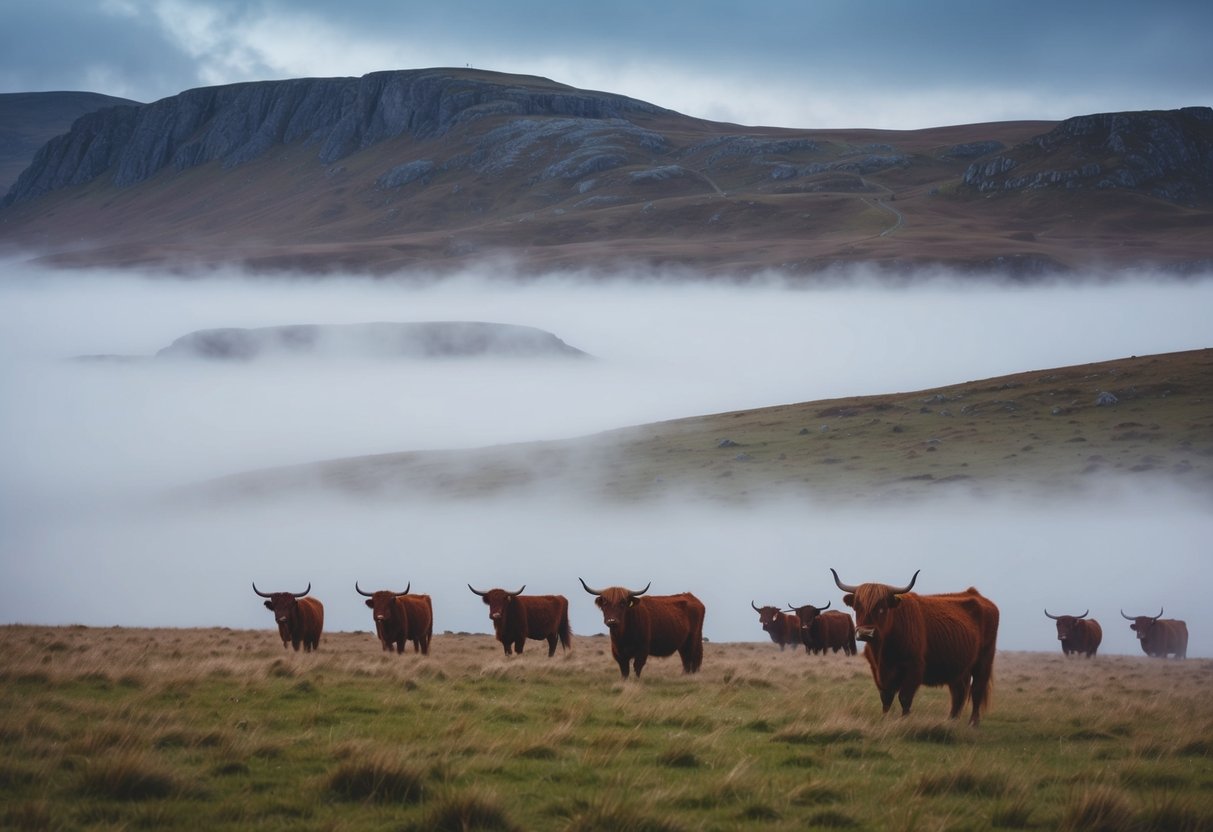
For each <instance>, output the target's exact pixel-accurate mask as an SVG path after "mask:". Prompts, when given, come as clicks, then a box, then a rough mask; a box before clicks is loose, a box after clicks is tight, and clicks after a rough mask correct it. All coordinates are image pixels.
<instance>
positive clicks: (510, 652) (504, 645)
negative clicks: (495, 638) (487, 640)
mask: <svg viewBox="0 0 1213 832" xmlns="http://www.w3.org/2000/svg"><path fill="white" fill-rule="evenodd" d="M501 647H502V649H504V650H505V654H506V655H507V656H512V655H514V647H513V645H511V644H510V643H509V642H508V641H503V642H501Z"/></svg>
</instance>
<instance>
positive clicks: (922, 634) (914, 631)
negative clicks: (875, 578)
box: [830, 569, 998, 726]
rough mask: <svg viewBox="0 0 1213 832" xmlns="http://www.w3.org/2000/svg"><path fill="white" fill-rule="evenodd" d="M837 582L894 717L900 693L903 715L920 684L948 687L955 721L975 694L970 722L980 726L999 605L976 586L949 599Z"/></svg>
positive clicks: (882, 697)
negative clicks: (895, 700)
mask: <svg viewBox="0 0 1213 832" xmlns="http://www.w3.org/2000/svg"><path fill="white" fill-rule="evenodd" d="M830 571H831V572H833V573H834V583H835V584H837V585H838V588H839V589H841V590H842V591H843V592H845V593H846V595H845V596H843V601H844V602H846V604H847V606H849V607H852V608H854V610H855V632H856V636H857V637H858V638H859V640H860V641H865V642H867V647H866V649H865V650H864V651H863V655H864V657H865V658H866V659H867V660H868V664H869V666H871V668H872V678H873V680H874V681H875V682H876V688H877V689H878V690H879V691H880V703H881V705H882V706H883V707H884V712H885V713H888V712H889V708H890V707H892V705H893V697H894V696H896V697H897V699H898V701H899V702H900V703H901V713H902V715H903V716H904V715H906V714H908V713H909V712H910V705H911V704H913V702H914V694H915V693H917V692H918V688H919V686H921V685H931V686H935V685H947V686H948V689H949V690H950V691H951V693H952V711H951V716H952V717H953V718H955V717H956V716H957V715H959V714H960V711H961V709H962V708H964V704H965V700H966V699H969V698H970V695H971V697H972V701H973V713H972V716H971V717H970V719H969V722H970V724H972V725H974V726H976V725H978V724H979V723H980V722H981V709H982V707H984V706H985V704H986V699H987V697H988V696H989V694H990V684H991V682H992V679H993V675H994V650H995V642H996V641H997V639H998V607H997V606H995V605H994V603H993V602H992V601H990V600H989V599H988V598H986V597H984V596H983V595H982V594H981V593H980V592H978V591H977V590H976V589H974V588H973V587H969V588H968V589H967V590H965V591H964V592H955V593H948V594H945V595H918V594H916V593H913V592H910V590H911V589H912V588H913V587H914V582H915V581H917V580H918V572H915V573H914V577H913V578H912V579H911V580H910V583H909V585H908V586H904V587H892V586H887V585H886V584H860V585H858V586H851V585H850V584H844V583H843V582H842V581H840V580H839V579H838V573H837V572H834V570H833V569H831V570H830Z"/></svg>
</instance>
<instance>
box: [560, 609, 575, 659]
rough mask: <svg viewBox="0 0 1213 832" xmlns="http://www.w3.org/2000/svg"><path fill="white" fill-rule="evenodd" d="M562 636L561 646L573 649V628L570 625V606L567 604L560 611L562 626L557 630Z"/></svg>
mask: <svg viewBox="0 0 1213 832" xmlns="http://www.w3.org/2000/svg"><path fill="white" fill-rule="evenodd" d="M557 634H558V635H559V636H560V646H561V647H562V648H563V649H565V650H572V649H573V628H572V627H570V626H569V607H568V605H567V604H565V606H564V608H563V609H562V610H561V611H560V628H559V629H558V630H557Z"/></svg>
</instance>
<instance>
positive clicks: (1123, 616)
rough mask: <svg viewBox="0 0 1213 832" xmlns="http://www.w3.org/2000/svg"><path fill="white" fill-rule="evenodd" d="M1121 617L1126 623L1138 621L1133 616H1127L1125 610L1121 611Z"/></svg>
mask: <svg viewBox="0 0 1213 832" xmlns="http://www.w3.org/2000/svg"><path fill="white" fill-rule="evenodd" d="M1120 617H1121V618H1123V619H1124V620H1125V621H1136V620H1137V619H1136V618H1134V617H1133V616H1131V615H1125V611H1124V610H1121V611H1120Z"/></svg>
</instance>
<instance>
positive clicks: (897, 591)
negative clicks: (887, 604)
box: [891, 569, 922, 595]
mask: <svg viewBox="0 0 1213 832" xmlns="http://www.w3.org/2000/svg"><path fill="white" fill-rule="evenodd" d="M921 571H922V570H921V569H916V570H915V571H914V577H913V578H910V582H909V583H908V584H906V586H905V588H904V589H897V588H894V587H891V589H892V592H893V594H894V595H904V594H905V593H907V592H909V591H910V590H911V589H913V588H914V582H915V581H917V580H918V573H919V572H921Z"/></svg>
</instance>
